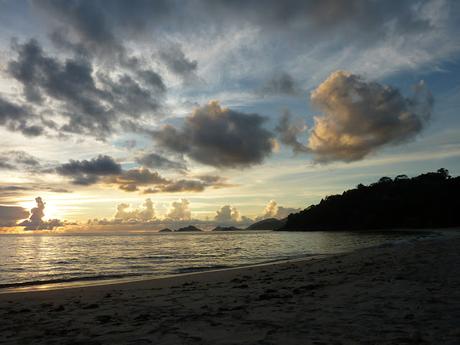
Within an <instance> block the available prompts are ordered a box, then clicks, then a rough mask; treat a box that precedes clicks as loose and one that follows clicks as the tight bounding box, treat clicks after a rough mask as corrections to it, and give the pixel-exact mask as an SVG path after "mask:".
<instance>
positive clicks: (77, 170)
mask: <svg viewBox="0 0 460 345" xmlns="http://www.w3.org/2000/svg"><path fill="white" fill-rule="evenodd" d="M56 172H57V173H58V174H60V175H62V176H67V177H70V178H71V179H72V183H73V184H76V185H91V184H94V183H96V182H98V181H99V179H100V178H101V177H103V176H110V175H118V174H120V173H121V172H122V170H121V165H120V164H118V163H117V162H115V161H114V160H113V158H112V157H109V156H103V155H99V156H98V157H97V158H93V159H90V160H81V161H78V160H71V161H70V162H69V163H65V164H62V165H60V166H58V167H57V168H56Z"/></svg>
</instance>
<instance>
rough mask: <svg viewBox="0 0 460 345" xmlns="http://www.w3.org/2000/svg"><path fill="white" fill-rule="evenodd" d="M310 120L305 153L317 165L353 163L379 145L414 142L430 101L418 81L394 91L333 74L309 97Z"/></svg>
mask: <svg viewBox="0 0 460 345" xmlns="http://www.w3.org/2000/svg"><path fill="white" fill-rule="evenodd" d="M311 102H312V104H313V105H314V106H315V107H316V108H318V109H319V110H321V111H322V112H323V114H322V115H320V116H317V117H315V125H314V127H313V128H312V129H311V133H310V137H309V139H308V148H309V150H310V151H311V152H312V153H313V154H314V156H315V160H316V161H318V162H330V161H336V160H341V161H346V162H350V161H355V160H359V159H362V158H364V157H365V156H366V155H368V154H369V153H372V152H374V151H376V150H377V149H379V148H381V147H382V146H384V145H388V144H399V143H402V142H404V141H407V140H410V139H412V138H414V137H415V136H416V135H417V134H418V133H419V132H420V131H421V130H422V129H423V127H424V126H425V124H426V123H427V121H428V120H429V119H430V116H431V111H432V104H433V98H432V96H431V94H430V92H429V91H428V90H427V89H426V86H425V84H424V83H423V82H421V83H419V84H418V85H416V86H415V87H414V95H413V96H412V97H411V98H406V97H404V96H402V95H401V93H400V92H399V90H397V89H395V88H393V87H390V86H386V85H381V84H379V83H376V82H367V81H365V80H363V79H362V78H361V77H359V76H357V75H354V74H351V73H348V72H344V71H337V72H334V73H332V74H331V75H330V76H329V78H327V80H326V81H324V82H323V83H322V84H321V85H319V86H318V88H317V89H316V90H314V91H313V92H312V94H311Z"/></svg>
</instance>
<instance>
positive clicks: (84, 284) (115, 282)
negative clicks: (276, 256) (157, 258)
mask: <svg viewBox="0 0 460 345" xmlns="http://www.w3.org/2000/svg"><path fill="white" fill-rule="evenodd" d="M368 248H373V247H368ZM362 249H367V248H362ZM347 253H350V252H342V253H335V254H312V255H308V256H303V257H301V258H292V259H280V260H275V261H266V262H261V263H256V264H248V265H241V266H235V267H226V268H217V269H205V270H201V271H196V272H187V273H177V274H168V275H162V276H157V277H145V276H144V277H140V278H138V279H136V278H126V279H123V278H120V279H106V280H97V281H94V283H91V282H89V283H88V281H84V280H82V281H81V284H79V282H76V283H75V284H73V283H70V284H68V285H60V284H59V283H58V284H36V285H33V286H25V287H11V288H10V287H6V288H0V299H1V298H2V295H9V294H20V293H24V294H27V293H33V292H46V291H59V290H70V289H86V288H97V287H99V288H103V287H104V286H108V287H116V286H121V287H123V286H125V285H131V284H154V283H155V282H159V283H162V282H163V281H169V280H171V282H173V281H176V280H187V278H193V277H195V276H200V275H210V276H212V275H214V274H215V273H225V272H232V271H244V270H246V269H252V268H258V267H265V266H273V265H282V264H288V263H296V262H300V263H304V264H307V263H309V262H310V261H316V260H322V259H325V258H328V257H332V256H336V255H343V254H347ZM237 273H240V272H237ZM176 278H177V279H176Z"/></svg>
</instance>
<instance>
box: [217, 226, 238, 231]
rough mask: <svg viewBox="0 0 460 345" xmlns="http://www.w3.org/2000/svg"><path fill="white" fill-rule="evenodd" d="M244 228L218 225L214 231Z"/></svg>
mask: <svg viewBox="0 0 460 345" xmlns="http://www.w3.org/2000/svg"><path fill="white" fill-rule="evenodd" d="M240 230H243V229H240V228H237V227H235V226H217V227H215V228H214V229H212V231H240Z"/></svg>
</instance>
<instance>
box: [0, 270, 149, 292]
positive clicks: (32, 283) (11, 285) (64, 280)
mask: <svg viewBox="0 0 460 345" xmlns="http://www.w3.org/2000/svg"><path fill="white" fill-rule="evenodd" d="M143 275H144V274H141V273H125V274H106V275H95V276H82V277H70V278H58V279H44V280H33V281H24V282H17V283H5V284H0V289H7V288H18V287H27V286H37V285H47V284H62V283H73V282H79V281H82V282H84V281H95V280H110V279H122V278H128V277H140V276H143Z"/></svg>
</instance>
